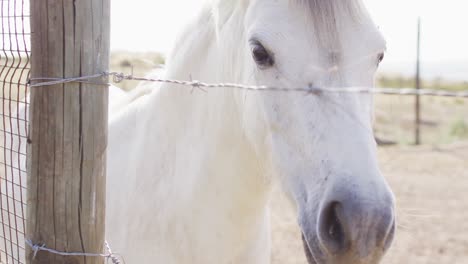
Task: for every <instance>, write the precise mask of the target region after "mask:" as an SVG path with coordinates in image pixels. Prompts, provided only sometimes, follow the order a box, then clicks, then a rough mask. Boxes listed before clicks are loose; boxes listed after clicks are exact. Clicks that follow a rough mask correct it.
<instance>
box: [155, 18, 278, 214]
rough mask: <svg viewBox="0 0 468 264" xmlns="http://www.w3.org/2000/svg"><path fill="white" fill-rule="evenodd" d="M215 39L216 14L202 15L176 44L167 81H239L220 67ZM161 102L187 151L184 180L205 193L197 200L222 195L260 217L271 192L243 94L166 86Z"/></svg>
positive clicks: (182, 147)
mask: <svg viewBox="0 0 468 264" xmlns="http://www.w3.org/2000/svg"><path fill="white" fill-rule="evenodd" d="M215 34H216V33H215V28H214V23H213V21H212V19H211V14H210V15H208V14H202V15H201V16H200V17H199V18H198V20H197V22H196V23H193V24H192V26H191V27H189V28H188V29H187V30H186V31H185V32H184V34H183V37H182V38H181V39H179V41H178V43H177V44H176V49H175V52H174V53H173V54H172V55H171V56H170V58H169V62H168V68H167V75H166V77H167V78H169V79H179V80H187V79H194V80H195V79H196V80H200V81H203V82H220V81H233V80H236V78H237V77H236V76H235V74H234V73H233V71H231V70H229V69H228V68H226V66H225V65H224V66H222V65H221V64H220V63H219V62H220V59H219V57H218V54H219V53H218V51H217V46H218V45H217V44H216V43H215V39H216V37H215ZM223 56H231V57H236V55H235V54H223ZM231 61H232V60H231ZM234 66H235V65H229V66H228V67H230V68H231V69H232V68H236V67H234ZM233 78H234V79H233ZM166 88H167V89H166ZM158 97H159V98H160V99H162V100H160V103H162V104H164V106H163V108H161V109H160V110H161V111H164V112H168V111H169V112H171V113H173V114H175V116H173V117H171V119H172V120H171V123H177V125H176V126H175V127H176V128H177V131H172V133H174V135H177V137H176V144H178V145H179V146H181V149H187V151H186V153H185V155H188V156H187V157H190V159H180V160H181V162H182V163H181V164H177V165H176V166H177V167H178V168H185V169H186V170H187V171H184V172H183V173H184V174H185V175H184V176H183V177H184V178H185V177H187V175H191V176H189V177H191V179H192V182H196V183H195V184H194V186H195V189H197V190H199V193H196V194H194V195H195V196H198V195H201V196H203V197H205V196H206V193H213V194H215V193H218V195H219V192H220V191H222V192H223V195H221V196H222V197H224V198H225V201H222V202H223V203H236V204H232V207H233V208H237V209H236V210H244V209H245V208H242V207H243V206H245V205H246V204H249V207H250V209H252V210H253V211H255V212H256V213H258V212H259V210H258V208H256V207H265V205H266V201H267V196H268V193H269V187H270V186H269V184H268V181H267V180H266V178H265V175H264V171H263V166H262V163H263V162H262V161H261V160H260V159H259V157H258V156H257V155H256V153H255V151H254V149H253V146H252V144H251V143H250V142H249V140H248V139H247V138H246V133H245V131H244V124H243V122H242V114H243V112H244V111H243V108H242V103H241V98H242V94H241V91H238V90H233V89H223V88H215V89H209V90H206V91H204V90H203V88H200V89H198V88H193V87H181V86H173V85H164V86H163V87H162V89H161V90H160V93H159V95H158ZM162 101H164V102H166V103H163V102H162ZM167 102H170V103H167ZM159 105H161V104H159ZM175 119H176V121H175ZM212 198H215V199H218V200H222V198H220V197H212ZM206 199H209V198H206ZM218 202H220V201H218ZM255 204H256V205H257V206H254V205H255ZM224 206H226V205H224ZM260 211H261V210H260ZM244 213H245V214H248V212H245V211H244Z"/></svg>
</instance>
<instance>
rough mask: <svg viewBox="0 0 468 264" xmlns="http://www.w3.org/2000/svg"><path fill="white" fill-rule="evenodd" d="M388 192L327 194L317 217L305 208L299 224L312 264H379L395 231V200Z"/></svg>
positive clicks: (309, 260)
mask: <svg viewBox="0 0 468 264" xmlns="http://www.w3.org/2000/svg"><path fill="white" fill-rule="evenodd" d="M354 191H356V190H354ZM388 194H389V195H382V193H380V195H379V194H376V195H373V196H372V197H370V198H366V197H362V195H361V196H360V195H357V194H356V193H354V192H353V191H347V190H344V189H341V190H334V191H333V192H326V193H325V196H324V199H323V201H322V203H321V204H320V206H319V210H318V214H317V213H316V214H315V215H317V217H313V214H310V213H307V210H306V211H303V212H304V213H301V214H300V215H299V224H300V226H301V228H302V233H303V242H304V249H305V253H306V256H307V258H308V262H309V264H328V263H330V264H361V263H362V264H376V263H379V262H380V259H381V258H382V257H383V255H384V254H385V252H386V251H387V250H388V249H389V247H390V245H391V243H392V241H393V237H394V234H395V214H394V211H395V210H394V200H393V195H391V192H390V191H389V190H388Z"/></svg>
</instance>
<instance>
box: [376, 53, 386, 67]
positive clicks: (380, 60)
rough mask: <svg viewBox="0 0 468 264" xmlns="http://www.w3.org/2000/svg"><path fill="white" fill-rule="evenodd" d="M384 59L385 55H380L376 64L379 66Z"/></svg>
mask: <svg viewBox="0 0 468 264" xmlns="http://www.w3.org/2000/svg"><path fill="white" fill-rule="evenodd" d="M384 58H385V53H383V52H382V53H380V54H379V57H378V60H379V62H378V63H377V64H380V63H381V62H382V61H383V60H384Z"/></svg>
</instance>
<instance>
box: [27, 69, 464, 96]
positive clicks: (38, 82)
mask: <svg viewBox="0 0 468 264" xmlns="http://www.w3.org/2000/svg"><path fill="white" fill-rule="evenodd" d="M103 77H112V78H113V81H114V83H120V82H123V81H125V80H128V81H140V82H158V83H169V84H177V85H183V86H187V87H192V88H197V89H200V90H203V91H205V92H206V90H205V88H206V89H212V88H232V89H239V90H246V91H260V92H302V93H306V94H321V93H369V94H386V95H408V96H414V95H419V96H437V97H454V98H468V89H467V90H462V91H447V90H438V89H415V88H376V87H333V88H322V87H314V86H310V87H305V88H304V87H303V88H301V87H299V88H285V87H273V86H266V85H244V84H238V83H205V82H201V81H197V80H190V81H186V80H174V79H163V78H146V77H137V76H134V75H127V74H124V73H120V72H104V73H100V74H93V75H89V76H80V77H73V78H64V79H62V78H49V77H42V78H33V79H30V80H29V87H31V88H33V87H44V86H51V85H56V84H64V83H72V82H78V83H92V84H95V85H110V84H109V83H102V82H94V81H93V80H95V79H101V78H103Z"/></svg>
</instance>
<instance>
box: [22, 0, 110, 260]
mask: <svg viewBox="0 0 468 264" xmlns="http://www.w3.org/2000/svg"><path fill="white" fill-rule="evenodd" d="M30 5H31V13H30V14H31V29H32V36H31V54H32V60H31V78H32V83H33V84H34V83H36V84H37V83H39V82H40V81H39V80H37V79H35V78H43V77H46V78H50V77H53V78H70V77H77V76H89V75H93V74H97V73H102V72H105V71H107V70H108V67H109V42H110V40H109V39H110V0H78V1H75V0H48V1H42V0H33V1H30ZM44 81H46V80H44ZM90 82H93V83H107V82H108V78H107V77H103V78H96V79H92V80H90ZM90 82H88V83H76V82H74V83H67V84H57V85H53V86H41V87H34V88H31V105H30V135H29V138H28V199H27V200H28V205H27V206H28V209H27V228H26V239H29V240H30V241H31V242H32V243H35V244H44V245H45V246H46V247H47V248H52V249H55V250H58V251H63V252H87V253H105V250H104V232H105V226H104V224H105V196H106V195H105V183H106V181H105V175H106V169H105V165H106V146H107V105H108V87H107V86H106V85H99V84H91V83H90ZM26 248H27V252H26V259H27V263H35V264H46V263H47V264H58V263H63V264H65V263H67V264H70V263H71V264H82V263H83V264H84V263H86V264H97V263H104V259H103V258H100V257H83V256H66V257H64V256H58V255H55V254H52V253H48V252H45V251H39V252H37V255H36V256H35V257H34V253H33V252H32V250H31V248H29V247H26Z"/></svg>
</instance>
